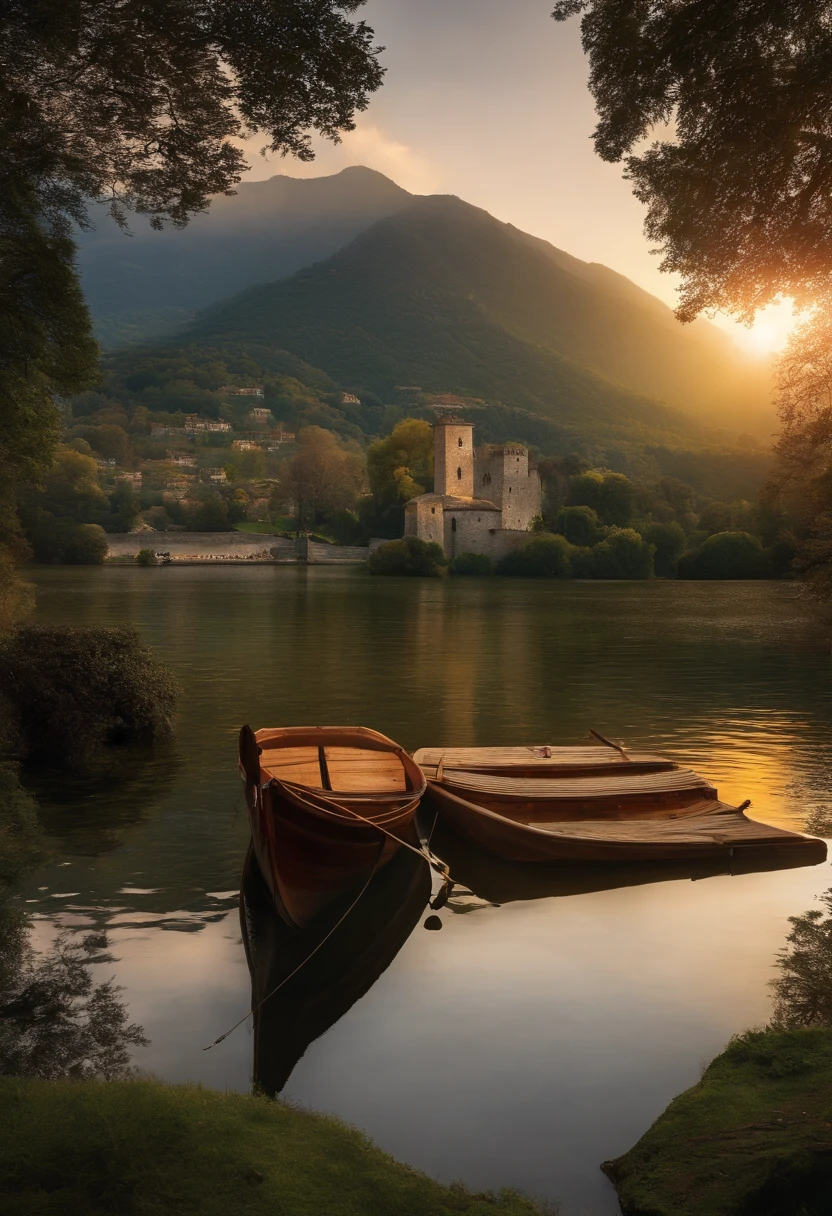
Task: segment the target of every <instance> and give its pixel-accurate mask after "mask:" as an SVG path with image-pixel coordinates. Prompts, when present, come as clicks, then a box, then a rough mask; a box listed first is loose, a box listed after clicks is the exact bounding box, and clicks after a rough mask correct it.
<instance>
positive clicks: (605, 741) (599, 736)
mask: <svg viewBox="0 0 832 1216" xmlns="http://www.w3.org/2000/svg"><path fill="white" fill-rule="evenodd" d="M589 733H590V734H591V735H594V736H595V738H596V739H598V740H600V742H601V743H603V744H604V746H605V747H611V748H613V750H614V751H617V752H620V754H621V756H622V758H623V759H624V760H630V757H629V756H628V755H627V753H626V752H625V750H624V748H623V747H622V746H621V744H620V743H613V741H612V739H607V738H605V737H604V736H603V735H602V734H599V732H598V731H597V730H593V729H592V727H590V729H589ZM631 763H632V761H631Z"/></svg>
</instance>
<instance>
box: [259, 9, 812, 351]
mask: <svg viewBox="0 0 832 1216" xmlns="http://www.w3.org/2000/svg"><path fill="white" fill-rule="evenodd" d="M551 8H552V2H551V0H501V2H499V0H368V2H367V3H366V4H365V6H364V7H363V9H361V10H359V14H358V15H359V16H360V17H362V18H363V19H364V20H366V21H367V22H368V24H369V25H371V26H372V27H373V29H374V30H375V32H376V41H377V43H379V44H381V45H382V46H384V47H385V48H386V50H385V51H384V53H383V55H382V63H383V65H384V66H385V67H386V69H387V75H386V77H385V82H384V84H383V86H382V88H381V89H380V90H379V92H378V93H376V94H375V95H374V96H373V97H372V98H371V101H370V106H369V109H368V110H367V111H366V112H365V113H364V114H361V115H359V116H358V124H357V128H356V130H355V131H354V132H352V133H350V134H348V135H346V136H345V137H344V140H343V142H342V143H341V144H340V145H338V146H333V145H331V144H328V143H326V142H325V141H323V140H316V141H315V148H316V151H317V158H316V160H315V161H314V162H312V163H311V164H303V163H301V162H298V161H296V160H293V159H291V158H287V159H281V158H280V157H270V158H268V159H264V158H262V157H261V156H260V155H259V154H258V151H257V146H258V145H257V139H256V137H255V138H254V140H252V143H251V145H250V147H249V160H250V161H251V164H252V168H251V170H250V171H249V172H248V173H247V174H246V178H247V179H249V180H257V179H260V178H266V177H271V176H272V175H273V174H275V173H286V174H288V175H289V176H292V177H318V176H322V175H324V174H327V173H337V172H338V171H339V170H341V169H343V168H345V167H346V166H348V165H367V166H369V167H370V168H372V169H377V170H379V171H380V172H382V173H385V174H387V176H388V177H391V178H393V180H394V181H396V182H398V183H399V185H401V186H403V187H405V189H407V190H410V191H412V192H414V193H417V194H433V193H440V194H456V195H458V196H459V197H460V198H463V199H465V200H466V201H467V202H469V203H473V204H475V205H476V206H479V207H484V208H485V209H486V210H487V211H489V212H490V213H491V214H492V215H494V216H496V217H497V218H498V219H501V220H504V221H508V222H510V223H512V224H515V225H516V226H517V227H518V228H521V229H523V230H524V231H526V232H530V233H533V234H534V235H535V236H540V237H543V238H544V239H545V240H548V241H550V242H551V243H552V244H553V245H556V246H558V248H560V249H564V250H566V251H567V252H568V253H571V254H574V255H575V256H576V257H579V258H583V259H585V260H586V261H590V262H601V263H603V264H604V265H606V266H610V267H612V268H613V269H614V270H617V271H619V272H620V273H622V274H625V275H627V276H628V278H631V279H633V280H634V281H635V282H636V283H638V284H639V285H640V286H641V287H644V288H646V289H647V290H648V291H651V292H653V294H654V295H657V296H659V298H660V299H662V300H664V301H665V302H666V303H667V304H669V305H671V306H673V305H674V304H675V302H676V296H675V292H676V280H675V279H674V278H673V277H672V276H670V275H665V274H662V273H661V272H660V271H659V261H660V259H659V258H658V257H657V256H655V255H654V254H651V252H650V247H649V244H648V242H647V239H646V238H645V236H644V234H643V231H642V224H643V219H644V209H643V207H642V205H641V204H640V203H639V202H638V201H637V200H636V199H635V198H634V197H633V195H632V193H631V191H630V187H629V185H628V183H627V182H626V181H624V179H623V176H622V167H621V166H620V165H609V164H605V163H604V162H603V161H601V160H600V159H599V158H598V157H597V156H596V155H595V152H594V149H593V145H592V141H591V136H592V132H593V129H594V126H595V112H594V106H593V101H592V97H591V95H590V93H589V90H588V88H587V62H586V58H585V56H584V53H583V51H582V49H581V44H580V32H579V23H578V21H577V20H576V19H573V20H571V21H570V22H568V23H566V24H556V23H555V22H554V21H553V20H552V18H551ZM715 321H716V323H717V324H719V325H720V326H721V327H722V328H725V329H726V330H727V331H728V332H729V333H731V335H732V336H733V337H734V338H735V339H736V340H737V341H738V342H739V343H740V345H742V346H743V347H744V348H745V349H748V350H751V351H753V352H754V353H758V354H765V353H767V352H769V351H771V350H776V349H779V348H781V347H782V344H783V342H784V341H785V337H786V335H787V333H788V330H789V329H790V328H791V326H792V324H793V318H792V314H791V310H790V309H789V308H788V307H785V306H783V307H780V308H779V309H778V308H775V309H769V310H767V311H766V313H765V314H762V315H761V316H760V317H759V318H758V320H757V322H756V323H755V325H754V327H753V329H752V330H750V331H749V330H748V329H747V328H746V327H744V326H741V325H737V324H736V323H735V322H733V321H732V320H730V319H729V318H727V317H723V318H720V317H717V318H715Z"/></svg>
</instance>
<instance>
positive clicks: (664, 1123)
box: [602, 1027, 832, 1216]
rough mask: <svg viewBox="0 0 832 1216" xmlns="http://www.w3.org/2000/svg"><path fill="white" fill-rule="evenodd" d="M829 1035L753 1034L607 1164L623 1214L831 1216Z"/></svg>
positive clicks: (831, 1036) (831, 1076)
mask: <svg viewBox="0 0 832 1216" xmlns="http://www.w3.org/2000/svg"><path fill="white" fill-rule="evenodd" d="M830 1121H832V1031H830V1030H828V1029H826V1028H816V1029H809V1030H791V1031H786V1030H782V1029H779V1028H776V1027H769V1028H768V1029H766V1030H752V1031H747V1032H746V1033H745V1034H743V1035H740V1036H738V1037H737V1038H735V1039H733V1040H732V1041H731V1043H730V1044H729V1045H728V1047H727V1048H726V1050H725V1051H724V1052H723V1053H722V1055H720V1056H718V1057H717V1058H716V1059H715V1060H714V1061H712V1063H711V1064H710V1065H709V1066H708V1068H707V1069H706V1070H705V1072H704V1074H703V1076H702V1080H701V1081H700V1082H699V1084H698V1085H694V1086H693V1087H692V1088H691V1089H689V1090H687V1092H686V1093H683V1094H681V1095H680V1096H679V1097H678V1098H675V1099H674V1101H673V1102H671V1104H670V1106H669V1107H668V1108H667V1110H666V1111H664V1113H663V1114H662V1115H660V1116H659V1118H658V1119H657V1120H656V1122H655V1123H654V1124H653V1126H652V1127H651V1128H650V1129H649V1131H647V1132H646V1133H645V1135H644V1136H642V1138H641V1139H640V1140H639V1142H638V1143H637V1144H636V1145H635V1146H634V1147H633V1148H631V1149H630V1151H629V1152H628V1153H625V1154H624V1156H623V1157H619V1158H618V1159H617V1160H615V1161H608V1162H606V1163H605V1164H604V1165H603V1167H602V1168H603V1169H604V1172H605V1173H606V1174H607V1175H608V1176H609V1177H610V1178H611V1179H612V1181H613V1182H614V1183H615V1186H616V1190H617V1191H618V1197H619V1201H620V1203H621V1207H622V1210H623V1211H624V1212H633V1213H635V1212H639V1213H640V1212H644V1213H647V1212H649V1213H650V1216H728V1214H729V1213H730V1214H731V1216H775V1214H776V1216H826V1213H827V1212H828V1211H829V1195H830V1187H832V1168H830V1160H829V1154H828V1149H827V1146H828V1143H829V1124H830Z"/></svg>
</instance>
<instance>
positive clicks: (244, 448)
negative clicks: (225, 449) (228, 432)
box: [231, 439, 260, 452]
mask: <svg viewBox="0 0 832 1216" xmlns="http://www.w3.org/2000/svg"><path fill="white" fill-rule="evenodd" d="M231 446H232V448H236V449H237V451H238V452H259V451H260V444H259V443H255V442H254V440H253V439H232V440H231Z"/></svg>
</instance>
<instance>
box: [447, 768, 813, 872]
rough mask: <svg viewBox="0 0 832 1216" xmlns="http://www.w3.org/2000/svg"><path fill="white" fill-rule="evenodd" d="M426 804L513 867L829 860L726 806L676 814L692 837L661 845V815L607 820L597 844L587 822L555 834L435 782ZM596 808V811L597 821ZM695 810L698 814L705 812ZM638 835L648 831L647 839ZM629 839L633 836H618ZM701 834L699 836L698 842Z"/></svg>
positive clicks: (808, 842)
mask: <svg viewBox="0 0 832 1216" xmlns="http://www.w3.org/2000/svg"><path fill="white" fill-rule="evenodd" d="M425 801H426V803H427V804H428V806H430V807H433V808H434V809H435V810H436V811H437V812H438V813H439V814H440V815H441V816H442V818H443V819H444V820H445V821H446V822H447V823H448V824H450V826H451V827H452V828H453V829H454V830H455V831H456V832H457V833H459V834H460V835H461V836H464V837H466V838H467V839H468V840H471V841H473V842H474V843H475V844H476V845H478V846H479V847H480V848H482V849H484V850H486V851H487V852H489V853H493V854H494V855H495V856H497V857H501V858H503V859H505V860H507V861H521V862H552V861H586V862H614V863H615V862H617V863H621V862H628V861H685V860H687V861H690V860H695V859H697V858H718V857H726V856H733V855H735V854H736V853H738V852H751V851H753V852H755V853H757V854H759V853H760V852H764V851H766V850H772V849H777V850H784V849H785V850H788V849H797V848H800V849H801V850H803V851H804V853H806V851H807V850H808V851H809V852H810V853H811V855H812V856H811V860H814V861H822V860H823V859H824V858H825V856H826V845H825V843H824V842H823V841H822V840H816V839H815V838H814V837H808V836H804V835H802V834H800V833H797V832H788V831H785V830H783V829H780V828H772V827H769V826H768V825H767V824H760V823H756V822H755V821H753V820H750V819H747V818H746V816H745V815H744V814H743V813H742V812H741V811H739V810H736V809H734V808H732V807H728V806H726V805H725V804H724V803H711V804H710V810H709V808H708V805H707V804H705V803H702V804H701V807H702V809H701V814H702V815H703V816H705V815H707V816H708V817H707V819H702V820H700V823H699V824H697V823H696V817H695V816H691V817H685V816H683V815H681V814H679V813H678V810H677V813H676V814H674V815H673V816H672V818H673V821H674V827H676V826H678V827H679V829H682V828H683V827H689V828H690V831H689V834H688V836H687V837H686V836H685V835H684V834H683V832H682V831H681V830H680V831H679V833H678V838H677V839H664V840H663V839H661V836H660V834H659V833H657V831H656V828H657V827H658V826H659V824H660V821H657V819H656V817H655V814H654V815H652V816H650V817H649V818H648V817H645V819H644V820H641V821H640V822H639V823H635V824H634V821H633V818H629V819H628V820H627V823H626V827H628V828H629V829H630V830H629V833H625V832H624V831H623V829H624V827H625V825H624V824H623V823H622V821H621V820H617V821H616V820H613V819H609V820H608V824H609V837H607V838H605V837H604V836H602V835H599V836H597V837H595V838H592V837H591V836H588V835H587V834H586V832H585V831H583V830H582V821H581V820H579V819H576V818H573V817H571V816H569V817H565V818H564V819H563V820H562V821H561V823H558V824H557V825H554V824H552V825H550V826H553V827H554V826H556V827H557V831H556V832H552V831H547V830H545V829H544V828H543V827H541V826H538V825H536V824H534V823H531V822H523V821H518V820H514V819H511V818H508V817H507V816H506V815H504V814H499V813H498V812H496V811H494V810H490V809H488V808H486V807H484V806H480V805H477V804H476V803H475V802H474V801H473V800H469V799H466V798H462V797H460V796H459V795H458V794H455V793H452V792H451V791H450V790H447V789H444V788H443V787H442V786H441V785H438V784H436V783H435V782H428V789H427V793H426V795H425ZM598 809H599V808H597V806H596V808H595V812H594V813H595V815H596V816H597V815H598ZM696 809H697V813H700V812H699V808H698V807H697V808H696ZM550 814H551V811H550ZM599 818H602V816H599ZM596 822H597V819H596ZM702 823H707V825H708V828H707V832H704V831H702V830H701V827H700V824H702ZM642 825H643V826H642ZM714 825H716V826H714ZM640 831H642V832H643V835H642V836H641V838H639V832H640ZM624 834H626V835H628V836H629V838H627V839H616V838H615V837H616V836H621V835H624ZM697 835H698V836H699V838H697V839H694V838H692V837H695V836H697Z"/></svg>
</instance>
